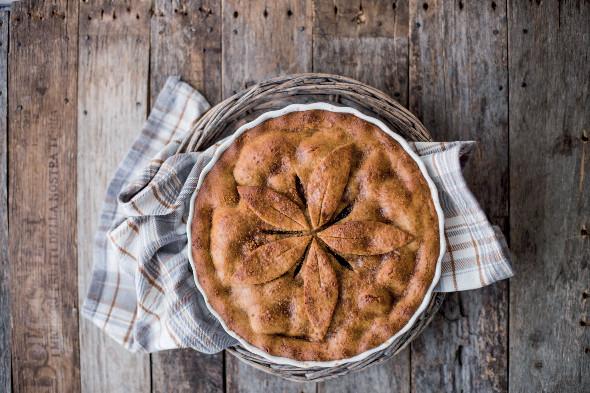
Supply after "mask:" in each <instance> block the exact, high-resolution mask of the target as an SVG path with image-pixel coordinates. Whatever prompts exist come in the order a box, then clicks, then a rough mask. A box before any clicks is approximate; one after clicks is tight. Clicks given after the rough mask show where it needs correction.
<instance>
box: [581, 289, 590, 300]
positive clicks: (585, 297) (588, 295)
mask: <svg viewBox="0 0 590 393" xmlns="http://www.w3.org/2000/svg"><path fill="white" fill-rule="evenodd" d="M588 298H590V292H586V291H584V292H582V300H586V299H588Z"/></svg>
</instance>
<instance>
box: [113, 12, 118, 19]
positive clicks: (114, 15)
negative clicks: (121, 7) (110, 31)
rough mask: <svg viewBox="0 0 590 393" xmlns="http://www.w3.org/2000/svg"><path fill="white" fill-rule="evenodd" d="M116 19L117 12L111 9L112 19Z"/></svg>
mask: <svg viewBox="0 0 590 393" xmlns="http://www.w3.org/2000/svg"><path fill="white" fill-rule="evenodd" d="M114 19H117V13H116V12H115V11H113V20H114Z"/></svg>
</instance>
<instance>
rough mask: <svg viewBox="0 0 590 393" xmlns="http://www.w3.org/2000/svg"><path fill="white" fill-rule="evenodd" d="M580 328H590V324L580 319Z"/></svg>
mask: <svg viewBox="0 0 590 393" xmlns="http://www.w3.org/2000/svg"><path fill="white" fill-rule="evenodd" d="M580 326H583V327H586V326H590V322H588V321H584V320H583V319H580Z"/></svg>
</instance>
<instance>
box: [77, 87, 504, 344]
mask: <svg viewBox="0 0 590 393" xmlns="http://www.w3.org/2000/svg"><path fill="white" fill-rule="evenodd" d="M208 108H209V104H208V103H207V101H206V100H205V98H204V97H203V96H202V95H201V94H199V92H197V91H196V90H194V89H193V88H192V87H190V86H189V85H188V84H186V83H183V82H181V81H180V80H179V79H178V78H177V77H173V78H170V79H168V81H167V83H166V86H165V87H164V89H163V90H162V92H161V93H160V95H159V96H158V99H157V100H156V103H155V105H154V108H153V110H152V112H151V114H150V116H149V118H148V120H147V123H146V125H145V127H144V128H143V130H142V132H141V134H140V135H139V138H138V139H137V140H136V141H135V143H134V144H133V146H132V147H131V150H130V151H129V153H128V154H127V156H126V157H125V159H124V160H123V162H122V163H121V165H120V166H119V168H118V170H117V172H116V173H115V176H114V178H113V180H112V181H111V183H110V185H109V187H108V190H107V195H106V198H105V203H104V206H103V210H102V214H101V217H100V227H99V228H98V233H97V237H96V244H95V249H94V270H93V275H92V280H91V284H90V287H89V290H88V295H87V297H86V300H85V302H84V305H83V307H82V314H83V315H84V316H85V317H86V318H88V319H89V320H91V321H92V322H93V323H95V324H96V325H97V326H98V327H100V328H101V329H103V330H104V331H106V332H107V334H108V335H110V336H111V337H112V338H114V339H115V340H116V341H118V342H119V343H121V344H122V345H123V346H125V347H126V348H127V349H129V350H131V351H137V350H143V351H147V352H154V351H158V350H163V349H170V348H184V347H189V348H193V349H196V350H198V351H201V352H205V353H215V352H219V351H221V350H222V349H224V348H226V347H229V346H232V345H235V344H236V341H235V340H234V339H233V338H232V337H230V336H229V335H228V334H227V333H225V331H224V330H223V328H222V327H221V325H220V324H219V322H218V321H217V320H216V319H215V318H214V317H213V316H212V315H211V314H210V313H209V312H208V310H207V307H206V304H205V302H204V300H203V297H202V296H201V295H200V294H199V292H198V290H197V288H196V286H195V283H194V281H193V274H192V272H191V268H190V265H189V261H188V258H187V237H186V221H187V215H188V211H189V201H190V197H191V194H192V193H193V191H194V189H195V187H196V184H197V180H198V177H199V174H200V173H201V171H202V170H203V168H204V167H205V165H206V164H207V163H208V162H209V161H210V159H211V158H212V156H213V154H214V152H215V150H216V149H217V145H214V146H212V147H210V148H208V149H207V150H205V151H203V152H192V153H185V154H176V150H177V147H178V145H179V143H180V142H181V140H182V138H183V137H184V136H185V135H186V134H187V133H188V132H189V130H190V128H191V125H192V124H193V122H194V121H195V120H196V119H197V118H198V117H199V116H200V115H201V114H202V113H203V112H204V111H206V110H207V109H208ZM473 146H474V142H451V143H415V144H413V147H414V148H415V149H416V151H417V152H418V154H419V155H420V156H421V157H422V160H423V162H424V163H425V164H426V167H427V169H428V171H429V173H430V175H431V177H432V179H433V180H434V182H435V183H436V185H437V187H438V190H439V194H440V199H441V204H442V207H443V210H444V214H445V235H446V238H447V243H448V245H447V247H448V251H447V254H446V255H445V257H444V260H443V262H442V276H441V279H440V282H439V284H438V286H437V288H436V290H437V291H442V292H450V291H461V290H467V289H473V288H480V287H483V286H485V285H489V284H491V283H493V282H495V281H498V280H502V279H505V278H508V277H510V276H512V269H511V267H510V263H509V260H508V255H509V254H508V250H507V247H506V243H505V241H504V238H503V236H502V234H501V233H500V232H499V231H498V230H497V229H496V228H494V227H492V226H491V225H490V223H489V222H488V220H487V219H486V217H485V214H484V213H483V211H482V210H481V208H480V207H479V205H478V204H477V201H476V200H475V198H474V197H473V195H472V194H471V192H470V191H469V190H468V188H467V186H466V184H465V181H464V179H463V176H462V174H461V165H460V161H459V158H460V157H466V156H467V155H468V153H469V152H470V151H471V149H472V148H473Z"/></svg>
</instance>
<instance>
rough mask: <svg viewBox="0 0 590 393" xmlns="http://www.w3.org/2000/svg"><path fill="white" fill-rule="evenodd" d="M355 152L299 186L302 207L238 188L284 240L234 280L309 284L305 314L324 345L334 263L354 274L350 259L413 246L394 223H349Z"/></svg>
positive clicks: (337, 157) (261, 252)
mask: <svg viewBox="0 0 590 393" xmlns="http://www.w3.org/2000/svg"><path fill="white" fill-rule="evenodd" d="M352 154H353V146H352V145H344V146H340V147H337V148H336V149H334V150H332V151H331V152H330V153H329V154H328V155H327V156H325V157H324V158H323V159H322V160H321V161H320V162H319V163H318V165H317V166H316V167H315V168H314V169H313V171H312V173H311V175H310V177H309V179H308V181H307V186H306V187H305V186H304V185H303V184H302V182H301V180H300V179H299V177H296V180H295V184H296V186H297V193H298V195H299V199H300V201H299V202H295V201H293V200H292V199H290V198H289V197H287V196H286V195H284V194H282V193H279V192H277V191H274V190H273V189H271V188H268V187H256V186H238V193H239V195H240V198H241V199H243V200H244V201H245V203H246V204H247V206H248V207H249V208H250V210H252V211H253V212H254V213H255V214H256V215H257V216H258V218H260V219H261V220H262V221H264V222H265V223H266V224H269V225H270V226H271V227H272V228H273V229H272V230H269V229H268V227H266V228H265V229H263V228H261V229H260V230H259V231H260V232H263V233H267V234H268V233H271V234H276V235H279V236H278V239H277V240H274V241H271V242H269V243H266V244H263V245H261V246H260V247H258V248H256V249H254V250H253V251H252V252H251V253H250V254H249V255H248V256H247V257H246V258H245V259H244V260H243V262H242V263H241V265H240V266H239V267H238V268H237V269H236V271H235V273H234V276H233V279H234V280H235V281H236V282H239V283H243V284H251V285H256V284H264V283H266V282H269V281H271V280H274V279H276V278H278V277H281V276H282V275H284V274H286V273H287V272H289V271H290V270H291V269H292V268H293V267H294V266H295V269H294V270H293V274H294V275H298V274H301V276H302V278H303V294H304V303H305V304H304V310H305V313H306V315H307V317H308V319H309V322H310V325H311V327H312V330H313V331H312V333H311V334H310V338H311V339H313V340H317V341H319V340H322V339H323V337H324V336H325V334H326V332H327V330H328V327H329V326H330V322H331V320H332V315H333V313H334V309H335V307H336V303H337V301H338V289H339V285H338V276H337V274H336V270H335V269H334V263H338V264H340V265H341V266H342V267H344V268H347V269H350V270H352V271H354V269H353V267H352V266H351V265H350V263H349V262H348V261H347V259H346V257H347V256H351V255H361V256H362V255H380V254H385V253H388V252H391V251H393V250H395V249H397V248H400V247H402V246H404V245H405V244H407V243H408V242H410V241H411V240H412V236H411V235H410V234H408V233H407V232H405V231H403V230H401V229H399V228H397V227H396V226H394V225H391V224H389V223H384V222H379V221H369V220H345V218H346V217H348V216H349V215H350V213H351V212H352V210H353V207H354V204H353V203H350V204H347V205H346V204H344V205H345V207H344V208H342V205H343V203H342V197H343V194H344V190H345V188H346V185H347V183H348V178H349V175H350V170H351V163H352Z"/></svg>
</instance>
